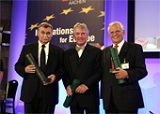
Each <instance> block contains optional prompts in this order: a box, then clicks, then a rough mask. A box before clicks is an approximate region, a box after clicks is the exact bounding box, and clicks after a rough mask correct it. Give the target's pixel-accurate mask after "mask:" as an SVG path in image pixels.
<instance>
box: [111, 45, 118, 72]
mask: <svg viewBox="0 0 160 114" xmlns="http://www.w3.org/2000/svg"><path fill="white" fill-rule="evenodd" d="M114 48H116V51H117V53H118V44H115V46H114ZM111 63H112V69H114V63H113V61H112V60H111Z"/></svg>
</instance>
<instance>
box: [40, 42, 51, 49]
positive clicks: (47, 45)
mask: <svg viewBox="0 0 160 114" xmlns="http://www.w3.org/2000/svg"><path fill="white" fill-rule="evenodd" d="M42 45H45V47H49V42H48V43H47V44H42V43H41V42H40V41H38V47H39V48H41V47H42Z"/></svg>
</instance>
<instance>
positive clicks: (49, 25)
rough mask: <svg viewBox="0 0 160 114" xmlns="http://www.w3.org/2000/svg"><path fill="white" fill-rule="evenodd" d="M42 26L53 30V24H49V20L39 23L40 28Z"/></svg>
mask: <svg viewBox="0 0 160 114" xmlns="http://www.w3.org/2000/svg"><path fill="white" fill-rule="evenodd" d="M40 27H44V28H48V27H49V28H51V29H52V30H53V26H52V25H51V24H49V23H47V22H42V23H40V24H39V25H38V29H39V28H40Z"/></svg>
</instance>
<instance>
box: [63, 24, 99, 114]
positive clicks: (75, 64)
mask: <svg viewBox="0 0 160 114" xmlns="http://www.w3.org/2000/svg"><path fill="white" fill-rule="evenodd" d="M73 35H74V39H75V41H76V44H75V46H74V47H73V48H70V49H68V50H66V51H65V54H64V64H65V70H66V75H65V76H64V77H63V78H62V79H63V83H64V86H65V88H66V91H67V95H68V96H71V95H72V94H73V92H74V93H75V94H74V98H73V101H72V103H71V106H70V110H71V113H72V114H79V113H81V114H83V113H85V112H86V114H87V113H92V114H98V113H99V83H98V82H99V81H100V78H101V75H100V73H101V68H100V58H101V50H100V49H98V48H96V47H93V46H91V45H89V44H88V43H87V40H88V35H89V30H88V27H87V25H86V24H85V23H79V22H78V23H76V24H75V25H74V27H73ZM74 79H78V80H79V81H80V84H79V85H78V87H77V88H76V89H75V91H72V90H71V85H72V82H73V80H74Z"/></svg>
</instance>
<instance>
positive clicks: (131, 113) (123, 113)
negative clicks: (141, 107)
mask: <svg viewBox="0 0 160 114" xmlns="http://www.w3.org/2000/svg"><path fill="white" fill-rule="evenodd" d="M113 99H114V98H113V95H112V88H111V98H110V104H109V109H108V110H105V112H106V114H115V113H117V114H137V113H138V109H136V110H132V111H125V110H119V109H117V108H116V106H115V104H114V100H113Z"/></svg>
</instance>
